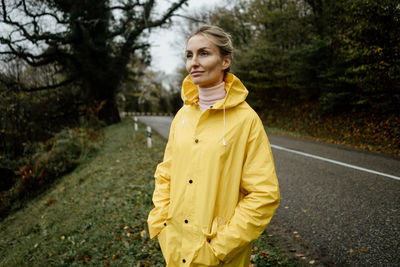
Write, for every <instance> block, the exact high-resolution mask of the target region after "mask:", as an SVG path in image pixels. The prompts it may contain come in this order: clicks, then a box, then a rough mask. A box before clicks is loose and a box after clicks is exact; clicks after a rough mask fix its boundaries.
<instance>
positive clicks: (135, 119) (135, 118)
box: [133, 116, 138, 132]
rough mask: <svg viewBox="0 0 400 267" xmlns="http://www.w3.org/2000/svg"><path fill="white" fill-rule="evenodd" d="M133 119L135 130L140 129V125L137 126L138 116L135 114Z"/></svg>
mask: <svg viewBox="0 0 400 267" xmlns="http://www.w3.org/2000/svg"><path fill="white" fill-rule="evenodd" d="M133 120H134V121H135V123H134V124H135V132H137V130H138V126H137V117H136V116H135V117H134V118H133Z"/></svg>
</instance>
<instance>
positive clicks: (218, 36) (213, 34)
mask: <svg viewBox="0 0 400 267" xmlns="http://www.w3.org/2000/svg"><path fill="white" fill-rule="evenodd" d="M195 35H203V36H205V37H208V38H209V40H210V41H211V42H212V43H213V44H215V45H216V46H217V47H218V50H219V53H220V55H221V57H222V58H224V57H230V58H231V60H232V53H233V45H232V38H231V35H230V34H229V33H227V32H226V31H224V30H223V29H222V28H220V27H218V26H214V25H203V26H201V27H200V28H198V29H197V30H195V31H194V32H193V33H192V34H191V35H190V36H189V37H188V38H187V41H189V39H190V38H192V37H193V36H195ZM230 68H231V67H230V66H229V67H228V68H227V69H226V70H225V73H227V72H228V71H229V70H230Z"/></svg>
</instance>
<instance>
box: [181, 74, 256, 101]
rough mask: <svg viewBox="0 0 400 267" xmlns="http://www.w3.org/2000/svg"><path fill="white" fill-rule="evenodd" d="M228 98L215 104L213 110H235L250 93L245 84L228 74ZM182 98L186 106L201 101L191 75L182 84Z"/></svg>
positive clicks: (226, 87) (226, 84)
mask: <svg viewBox="0 0 400 267" xmlns="http://www.w3.org/2000/svg"><path fill="white" fill-rule="evenodd" d="M224 81H225V90H226V96H225V98H224V99H223V100H220V101H218V102H217V103H215V104H214V106H213V109H223V108H224V106H225V108H226V109H228V108H233V107H235V106H237V105H239V104H240V103H242V102H244V101H245V100H246V97H247V95H248V94H249V91H247V89H246V87H245V86H244V85H243V83H242V82H241V81H240V80H239V79H238V78H237V77H236V76H235V75H233V74H232V73H227V74H226V75H225V78H224ZM181 97H182V100H183V101H184V104H185V105H192V104H195V103H197V102H198V101H199V89H198V88H197V85H195V84H194V83H193V82H192V80H191V78H190V74H189V75H188V76H186V78H185V80H184V81H183V83H182V90H181Z"/></svg>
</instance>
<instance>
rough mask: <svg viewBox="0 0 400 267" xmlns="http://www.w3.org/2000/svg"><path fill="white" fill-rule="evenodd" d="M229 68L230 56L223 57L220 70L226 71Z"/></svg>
mask: <svg viewBox="0 0 400 267" xmlns="http://www.w3.org/2000/svg"><path fill="white" fill-rule="evenodd" d="M230 66H231V57H230V56H226V57H224V58H223V60H222V69H223V70H226V69H227V68H229V67H230Z"/></svg>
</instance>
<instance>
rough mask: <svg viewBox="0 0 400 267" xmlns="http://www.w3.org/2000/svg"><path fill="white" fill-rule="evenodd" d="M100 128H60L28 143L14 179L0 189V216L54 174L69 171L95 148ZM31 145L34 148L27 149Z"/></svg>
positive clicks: (51, 178) (44, 185) (20, 202)
mask: <svg viewBox="0 0 400 267" xmlns="http://www.w3.org/2000/svg"><path fill="white" fill-rule="evenodd" d="M102 135H103V132H102V131H101V130H100V131H92V130H88V129H84V128H73V129H68V128H67V129H63V130H62V131H60V132H59V133H57V134H55V135H54V137H52V138H50V139H49V140H47V141H46V142H44V143H38V144H36V145H30V149H29V150H30V153H32V154H33V155H32V156H30V157H28V158H26V159H25V162H24V163H23V164H22V165H21V166H20V167H19V168H18V170H16V171H15V174H16V175H17V176H16V182H15V184H14V185H13V186H12V187H11V188H10V189H9V190H7V191H4V192H1V193H0V218H2V217H4V216H5V215H7V214H8V213H9V212H10V211H11V210H13V209H16V208H18V207H19V206H20V205H21V204H22V203H23V202H24V201H26V200H27V199H29V198H31V197H33V196H35V195H37V194H38V193H39V192H41V191H43V190H44V189H45V188H47V187H48V186H49V185H51V184H52V183H53V182H54V181H55V180H56V179H57V178H59V177H60V176H62V175H63V174H65V173H67V172H70V171H72V170H73V169H74V168H75V167H76V166H77V165H78V164H79V163H80V162H82V161H83V160H84V159H85V158H87V157H88V155H89V154H90V153H92V152H94V151H96V150H97V148H98V145H99V142H96V141H97V139H98V138H99V137H101V136H102ZM32 148H35V151H31V149H32ZM18 202H19V203H18Z"/></svg>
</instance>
